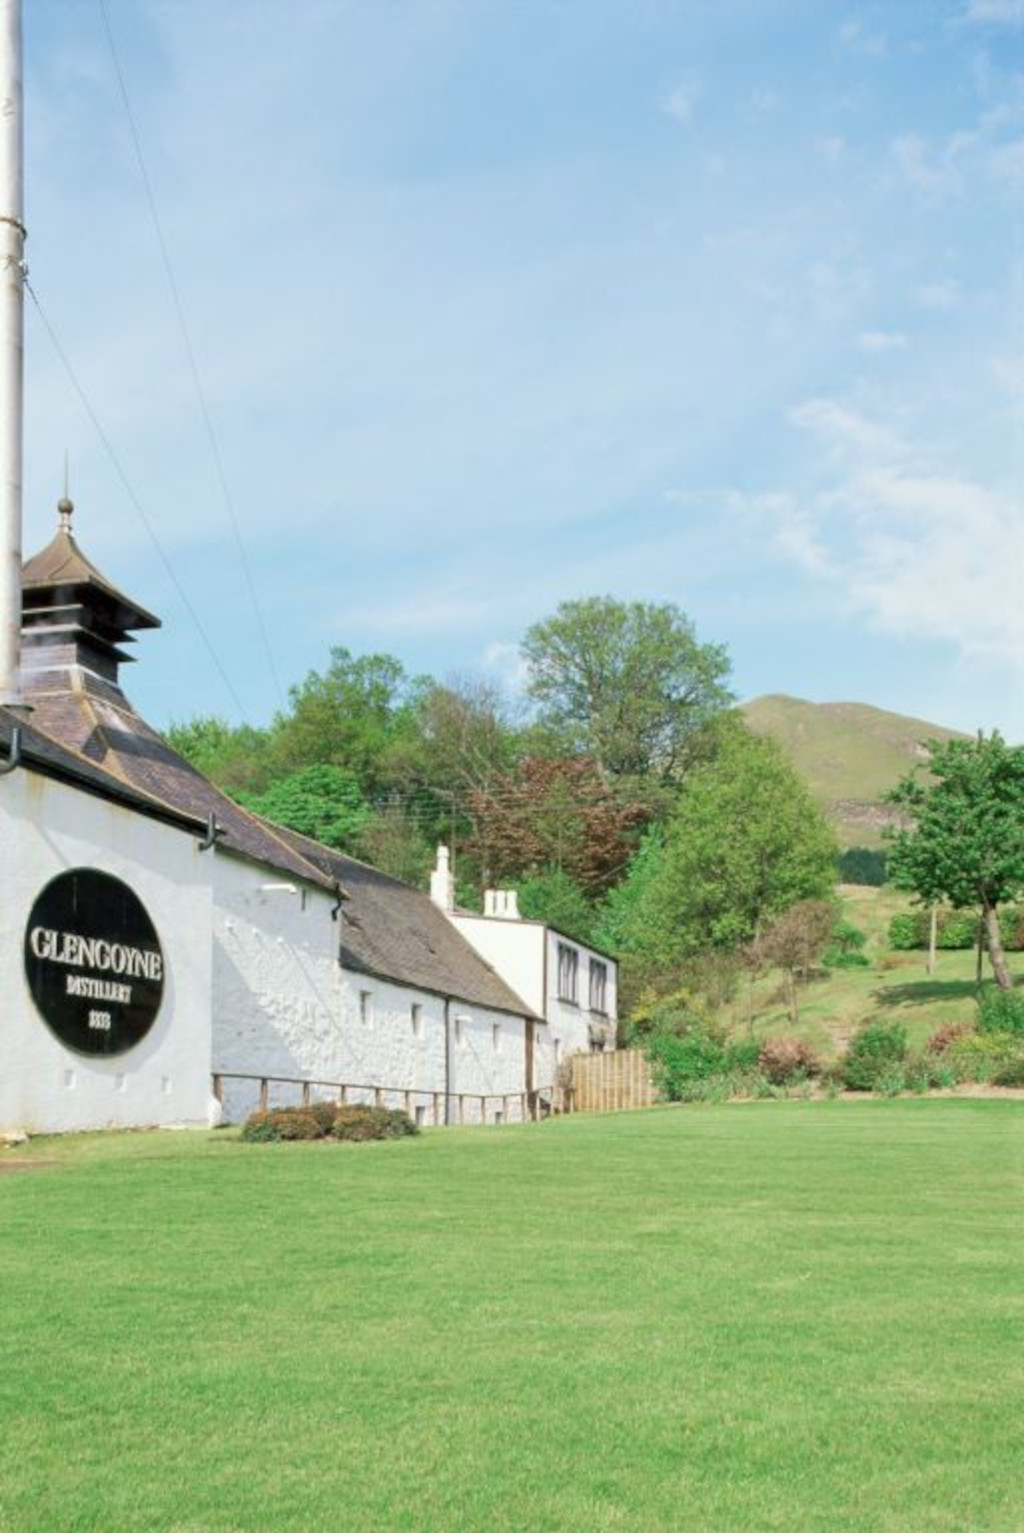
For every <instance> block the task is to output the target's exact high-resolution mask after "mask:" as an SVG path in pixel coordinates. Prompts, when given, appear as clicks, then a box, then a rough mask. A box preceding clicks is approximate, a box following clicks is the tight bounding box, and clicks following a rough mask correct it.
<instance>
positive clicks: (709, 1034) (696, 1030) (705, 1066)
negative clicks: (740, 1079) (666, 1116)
mask: <svg viewBox="0 0 1024 1533" xmlns="http://www.w3.org/2000/svg"><path fill="white" fill-rule="evenodd" d="M646 1047H647V1057H648V1059H649V1060H650V1062H651V1071H652V1074H653V1076H654V1080H655V1084H656V1085H657V1087H658V1090H659V1091H660V1092H661V1094H662V1096H664V1097H666V1098H667V1100H668V1101H670V1102H692V1101H694V1100H696V1098H695V1096H694V1090H695V1088H696V1087H698V1086H700V1085H702V1084H703V1083H704V1082H707V1081H710V1080H711V1079H712V1078H713V1077H715V1076H721V1075H723V1074H724V1073H725V1069H726V1061H727V1055H726V1050H725V1047H724V1045H723V1044H722V1042H721V1040H720V1039H719V1037H718V1035H717V1034H716V1033H715V1032H713V1031H711V1030H710V1029H707V1028H703V1027H692V1028H691V1029H690V1031H689V1032H688V1033H686V1034H685V1035H684V1036H683V1037H678V1036H677V1035H675V1034H671V1033H668V1034H661V1035H657V1036H654V1037H651V1038H649V1039H648V1040H647V1046H646Z"/></svg>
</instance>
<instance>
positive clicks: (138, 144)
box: [97, 0, 285, 707]
mask: <svg viewBox="0 0 1024 1533" xmlns="http://www.w3.org/2000/svg"><path fill="white" fill-rule="evenodd" d="M97 4H98V5H99V11H100V17H101V19H102V22H103V31H104V33H105V35H106V39H107V46H108V48H109V50H110V57H111V60H112V62H113V66H114V74H115V76H116V78H117V86H118V91H119V92H120V96H121V101H122V104H123V106H124V112H125V117H126V118H127V121H128V129H129V132H130V134H131V140H132V145H133V146H134V149H135V158H136V160H137V161H138V166H139V174H140V176H141V178H142V185H143V188H144V190H145V194H146V204H147V206H148V208H149V216H150V219H151V220H152V223H153V231H154V233H155V235H156V242H157V246H158V247H159V250H160V259H161V262H162V264H163V268H164V275H165V277H166V278H167V286H168V289H169V290H170V294H171V302H172V304H173V306H174V313H175V317H176V318H177V322H178V330H179V332H180V334H181V342H182V346H183V347H184V350H185V356H186V358H187V360H188V368H189V373H190V375H191V378H192V387H193V389H194V390H195V396H196V401H197V403H198V406H199V414H200V415H201V417H202V421H203V427H204V430H205V433H206V440H207V442H208V444H209V448H210V455H211V457H212V458H213V465H214V471H215V473H216V477H217V483H218V485H219V486H220V493H221V497H222V499H223V501H224V505H225V507H226V509H227V513H228V520H229V522H230V523H231V531H232V534H233V536H234V540H235V546H236V548H237V549H238V559H239V564H240V565H241V569H242V575H243V577H244V579H245V584H246V588H247V590H248V593H249V600H250V602H251V604H252V610H253V613H254V615H255V618H256V626H257V628H258V630H259V634H260V639H261V642H262V645H263V649H264V652H265V654H266V657H267V666H268V668H269V671H270V676H271V680H272V681H273V684H274V689H275V691H276V693H277V698H278V702H279V703H280V704H281V705H282V707H283V706H284V702H285V695H284V688H283V687H282V685H281V678H280V676H279V674H278V670H277V665H276V664H275V661H274V651H273V646H272V645H271V642H270V632H269V629H268V628H267V624H266V622H265V620H264V617H263V610H262V608H261V606H260V601H259V596H258V595H257V592H256V582H255V581H254V579H253V575H252V568H251V566H250V564H249V557H248V554H247V553H246V550H245V542H244V540H243V538H242V529H241V525H240V523H239V519H238V513H237V511H236V509H235V501H234V496H233V495H232V493H231V487H230V485H229V484H228V478H227V474H226V472H225V469H224V459H223V456H222V455H221V450H220V445H219V443H218V441H217V434H216V432H215V431H214V428H213V419H212V416H211V415H210V408H209V405H208V404H207V399H206V390H205V389H204V388H203V383H202V379H201V378H200V375H199V364H198V362H197V361H196V354H195V348H194V346H193V345H192V335H191V332H190V330H189V326H188V321H187V319H186V318H185V307H184V304H183V303H182V301H181V291H180V289H179V287H178V282H177V279H176V277H175V275H174V268H173V266H172V264H171V256H170V251H169V250H168V248H167V241H166V239H165V238H164V230H163V224H162V222H161V220H160V214H159V212H158V211H157V205H156V197H155V195H154V192H153V183H152V181H151V179H150V175H149V171H148V169H147V167H146V159H145V155H144V154H143V152H142V139H141V137H140V135H139V130H138V126H137V124H136V121H135V114H134V113H133V111H132V105H131V99H130V98H129V95H128V87H127V85H126V83H125V78H124V71H123V70H122V68H121V60H120V57H119V55H118V51H117V45H116V43H115V42H114V34H113V31H112V29H111V26H110V18H109V16H108V14H107V5H106V0H97Z"/></svg>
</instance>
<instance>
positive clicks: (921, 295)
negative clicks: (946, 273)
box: [914, 277, 961, 313]
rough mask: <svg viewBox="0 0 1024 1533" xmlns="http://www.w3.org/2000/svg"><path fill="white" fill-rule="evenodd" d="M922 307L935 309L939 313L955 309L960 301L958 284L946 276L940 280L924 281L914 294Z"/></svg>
mask: <svg viewBox="0 0 1024 1533" xmlns="http://www.w3.org/2000/svg"><path fill="white" fill-rule="evenodd" d="M914 297H915V299H916V300H917V302H918V303H919V304H920V306H921V308H922V309H935V310H937V311H938V312H940V313H943V312H948V311H949V310H950V309H955V308H956V307H957V305H958V304H959V303H960V299H961V293H960V284H959V283H958V282H956V281H954V280H953V278H952V277H947V278H946V279H945V280H944V281H941V282H926V283H924V285H923V286H922V287H919V288H918V289H917V291H916V293H915V294H914Z"/></svg>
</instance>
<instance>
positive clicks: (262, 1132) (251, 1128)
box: [242, 1112, 281, 1144]
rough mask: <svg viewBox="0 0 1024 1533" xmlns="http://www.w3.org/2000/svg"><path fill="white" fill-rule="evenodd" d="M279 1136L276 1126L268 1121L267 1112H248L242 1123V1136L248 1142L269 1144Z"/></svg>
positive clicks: (268, 1115)
mask: <svg viewBox="0 0 1024 1533" xmlns="http://www.w3.org/2000/svg"><path fill="white" fill-rule="evenodd" d="M280 1137H281V1135H280V1134H279V1133H278V1131H277V1129H276V1127H275V1126H274V1124H273V1123H271V1122H270V1114H269V1113H266V1112H254V1113H250V1114H249V1116H248V1118H246V1120H245V1122H244V1123H243V1124H242V1138H243V1139H245V1140H247V1142H248V1143H249V1144H269V1143H270V1142H271V1141H273V1140H276V1139H280Z"/></svg>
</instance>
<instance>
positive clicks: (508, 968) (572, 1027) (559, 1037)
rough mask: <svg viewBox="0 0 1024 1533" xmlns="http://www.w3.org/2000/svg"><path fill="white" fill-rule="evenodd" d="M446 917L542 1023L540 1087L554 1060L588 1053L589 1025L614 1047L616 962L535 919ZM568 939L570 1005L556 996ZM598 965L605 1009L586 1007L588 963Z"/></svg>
mask: <svg viewBox="0 0 1024 1533" xmlns="http://www.w3.org/2000/svg"><path fill="white" fill-rule="evenodd" d="M448 918H449V920H450V921H452V923H453V924H454V925H455V926H456V927H457V929H458V930H459V931H460V932H461V933H462V935H463V936H464V937H465V938H466V939H467V941H468V942H470V943H471V944H472V945H473V947H474V948H476V950H477V952H478V953H479V954H480V956H481V957H482V958H484V959H486V961H487V962H488V963H489V964H490V965H491V967H492V968H493V969H495V970H497V972H498V973H499V974H500V975H501V977H502V979H503V980H504V981H505V983H506V984H507V985H511V987H512V989H513V990H514V991H515V992H516V994H517V995H519V996H521V997H522V999H523V1000H524V1001H525V1002H526V1004H527V1005H528V1006H529V1007H530V1008H531V1009H532V1010H533V1011H535V1012H537V1013H538V1014H539V1015H540V1016H542V1017H544V1018H545V1019H546V1021H547V1024H548V1025H547V1027H539V1028H538V1029H537V1051H536V1056H535V1058H536V1071H535V1080H536V1084H537V1086H538V1087H539V1088H543V1087H545V1086H548V1085H551V1084H552V1083H553V1082H554V1081H555V1079H556V1071H557V1066H558V1064H560V1063H561V1061H562V1060H564V1059H566V1058H568V1056H569V1055H570V1054H576V1053H580V1052H586V1053H589V1051H590V1048H591V1026H592V1025H593V1026H594V1027H595V1028H600V1029H601V1030H602V1031H603V1032H605V1033H606V1034H607V1045H606V1046H607V1047H608V1048H614V1047H615V1020H616V1017H617V1015H618V993H617V966H616V964H615V961H614V959H611V958H605V957H604V956H603V955H602V954H600V953H597V952H594V950H593V949H592V948H588V947H586V946H585V945H584V944H583V943H581V942H574V941H572V940H571V939H570V938H568V937H562V936H561V935H560V934H559V933H558V932H555V931H552V930H551V928H550V927H547V926H544V925H542V924H541V923H540V922H537V921H519V920H510V919H507V918H504V917H495V916H478V915H467V914H465V913H463V912H462V911H451V912H448ZM559 943H567V944H568V945H569V946H570V947H573V948H575V949H576V951H577V953H578V955H579V957H578V960H577V962H578V990H577V995H578V1002H577V1004H576V1005H575V1006H574V1005H572V1004H571V1003H569V1002H566V1001H563V1000H562V999H561V998H560V996H559V994H558V946H559ZM592 963H603V964H604V965H605V968H606V970H607V988H606V1008H607V1010H606V1013H605V1014H601V1013H598V1012H592V1011H591V1010H590V965H591V964H592Z"/></svg>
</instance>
